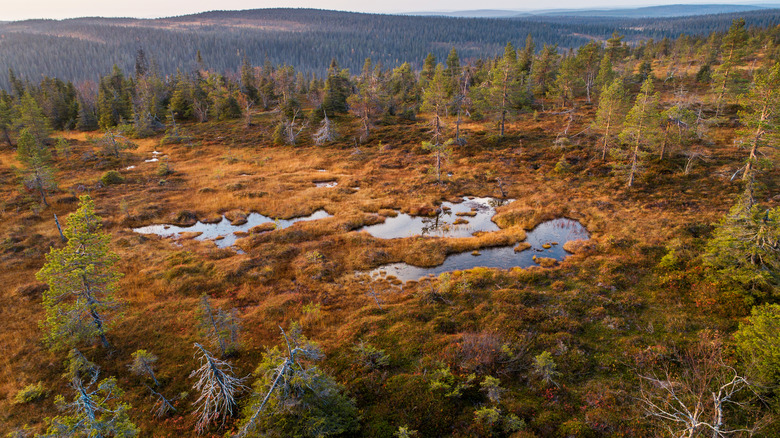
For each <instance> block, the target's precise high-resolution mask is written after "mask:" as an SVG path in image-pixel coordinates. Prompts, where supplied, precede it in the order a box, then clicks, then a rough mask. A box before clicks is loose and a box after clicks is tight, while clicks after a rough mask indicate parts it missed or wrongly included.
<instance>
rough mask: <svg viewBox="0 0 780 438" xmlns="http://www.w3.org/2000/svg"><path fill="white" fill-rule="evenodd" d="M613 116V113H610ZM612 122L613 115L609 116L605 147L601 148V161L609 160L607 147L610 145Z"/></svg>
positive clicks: (605, 132) (605, 133)
mask: <svg viewBox="0 0 780 438" xmlns="http://www.w3.org/2000/svg"><path fill="white" fill-rule="evenodd" d="M610 116H611V114H610ZM611 123H612V117H609V118H608V119H607V129H606V131H604V147H603V149H602V150H601V161H607V147H608V141H609V128H610V125H611Z"/></svg>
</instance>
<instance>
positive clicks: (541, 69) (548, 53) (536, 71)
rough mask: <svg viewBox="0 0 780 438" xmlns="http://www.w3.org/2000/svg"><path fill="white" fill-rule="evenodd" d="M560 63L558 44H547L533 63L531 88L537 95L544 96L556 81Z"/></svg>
mask: <svg viewBox="0 0 780 438" xmlns="http://www.w3.org/2000/svg"><path fill="white" fill-rule="evenodd" d="M557 64H558V46H557V45H555V46H551V45H547V44H545V45H544V47H543V48H542V51H541V52H540V53H539V56H537V57H536V58H534V62H533V64H532V65H531V76H530V78H529V80H530V82H531V90H532V91H533V93H534V95H536V96H544V95H545V94H546V93H547V90H549V88H550V87H551V86H552V84H553V82H554V81H555V73H556V68H557Z"/></svg>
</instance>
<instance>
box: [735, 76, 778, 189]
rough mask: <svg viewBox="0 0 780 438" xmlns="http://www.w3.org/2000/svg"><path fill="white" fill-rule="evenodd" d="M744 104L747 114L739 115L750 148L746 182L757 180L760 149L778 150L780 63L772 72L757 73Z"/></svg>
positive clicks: (745, 139) (744, 139)
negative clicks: (754, 178) (752, 179)
mask: <svg viewBox="0 0 780 438" xmlns="http://www.w3.org/2000/svg"><path fill="white" fill-rule="evenodd" d="M740 101H741V102H743V105H744V107H745V110H743V111H740V112H739V119H740V122H742V124H743V125H744V126H745V128H744V129H742V130H740V132H739V133H740V134H741V136H742V138H743V141H744V143H747V145H748V147H749V148H750V154H749V155H748V159H747V164H745V170H744V173H743V174H742V179H744V180H749V179H750V178H752V177H753V172H754V168H755V166H756V163H757V161H758V155H759V149H760V148H762V147H772V148H776V147H777V141H776V140H777V139H776V135H777V133H778V132H780V130H779V129H778V128H780V126H778V122H780V114H779V113H778V110H780V63H776V64H775V65H774V66H772V68H770V69H769V70H768V71H759V72H756V74H755V77H754V79H753V84H752V86H751V87H750V91H749V92H748V93H747V95H745V96H744V97H743V98H741V99H740Z"/></svg>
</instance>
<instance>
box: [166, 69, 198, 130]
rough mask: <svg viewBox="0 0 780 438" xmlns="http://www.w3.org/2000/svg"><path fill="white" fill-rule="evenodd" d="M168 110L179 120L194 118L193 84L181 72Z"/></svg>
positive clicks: (175, 82)
mask: <svg viewBox="0 0 780 438" xmlns="http://www.w3.org/2000/svg"><path fill="white" fill-rule="evenodd" d="M168 110H169V111H171V112H172V113H173V117H175V118H178V119H179V120H191V119H192V118H193V116H194V111H193V96H192V82H191V81H190V79H189V78H188V77H187V76H185V75H183V74H182V73H181V72H179V73H178V74H177V75H176V79H175V81H174V86H173V94H172V95H171V99H170V102H169V103H168Z"/></svg>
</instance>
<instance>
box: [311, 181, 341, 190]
mask: <svg viewBox="0 0 780 438" xmlns="http://www.w3.org/2000/svg"><path fill="white" fill-rule="evenodd" d="M314 185H315V186H317V187H326V188H329V189H330V188H333V187H336V186H337V185H339V183H338V182H336V181H320V182H315V183H314Z"/></svg>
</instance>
